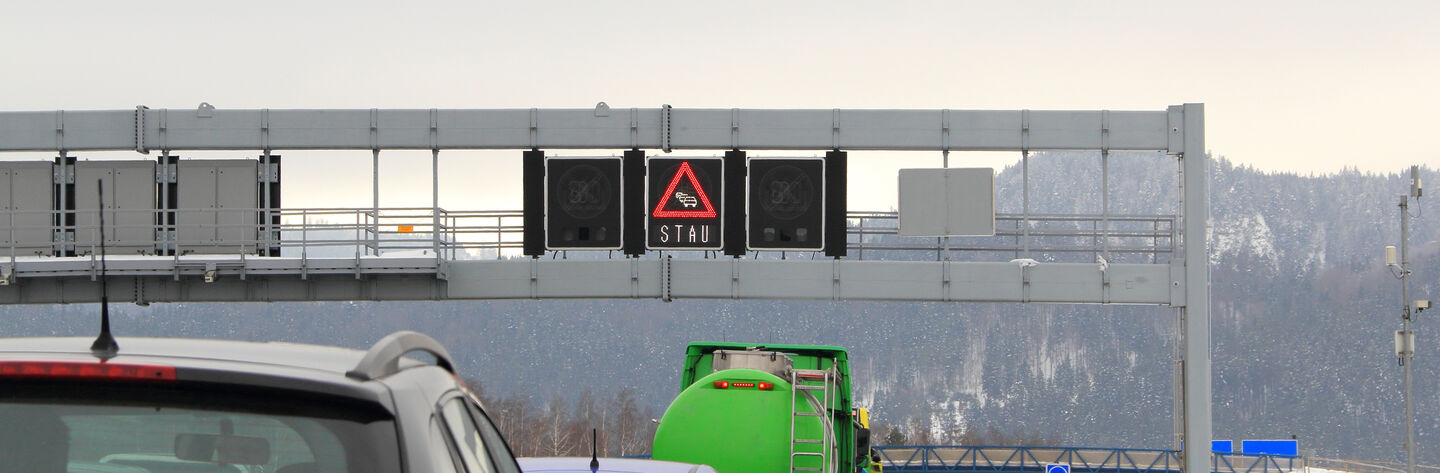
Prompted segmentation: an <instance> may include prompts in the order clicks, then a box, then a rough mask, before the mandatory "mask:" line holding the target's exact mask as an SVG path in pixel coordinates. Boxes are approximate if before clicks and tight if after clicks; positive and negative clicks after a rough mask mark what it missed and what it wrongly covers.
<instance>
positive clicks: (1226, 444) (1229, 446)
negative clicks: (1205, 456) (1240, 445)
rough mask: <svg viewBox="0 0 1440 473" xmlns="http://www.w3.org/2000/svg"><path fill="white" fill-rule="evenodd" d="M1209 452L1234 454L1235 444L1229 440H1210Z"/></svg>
mask: <svg viewBox="0 0 1440 473" xmlns="http://www.w3.org/2000/svg"><path fill="white" fill-rule="evenodd" d="M1210 450H1211V451H1213V452H1215V453H1226V454H1229V453H1235V442H1234V441H1230V440H1211V441H1210Z"/></svg>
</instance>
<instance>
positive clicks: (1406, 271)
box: [1400, 194, 1415, 473]
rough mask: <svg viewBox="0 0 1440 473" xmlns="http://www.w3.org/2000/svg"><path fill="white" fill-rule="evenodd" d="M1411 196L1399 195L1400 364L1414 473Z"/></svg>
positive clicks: (1408, 466)
mask: <svg viewBox="0 0 1440 473" xmlns="http://www.w3.org/2000/svg"><path fill="white" fill-rule="evenodd" d="M1409 247H1410V196H1409V195H1408V194H1407V195H1402V196H1400V307H1401V309H1400V321H1401V322H1400V323H1401V325H1402V327H1401V330H1402V332H1403V333H1402V334H1401V337H1402V340H1405V341H1406V342H1407V343H1406V350H1405V352H1404V353H1402V354H1401V356H1402V358H1400V364H1402V365H1405V471H1406V473H1415V407H1414V405H1413V403H1412V402H1411V400H1410V365H1413V364H1415V363H1413V360H1414V359H1415V347H1414V345H1413V344H1411V343H1408V342H1409V341H1410V315H1411V314H1410V258H1409V249H1410V248H1409Z"/></svg>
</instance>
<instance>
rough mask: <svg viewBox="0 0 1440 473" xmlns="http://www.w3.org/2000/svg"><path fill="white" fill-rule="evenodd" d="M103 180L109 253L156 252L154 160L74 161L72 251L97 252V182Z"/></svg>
mask: <svg viewBox="0 0 1440 473" xmlns="http://www.w3.org/2000/svg"><path fill="white" fill-rule="evenodd" d="M100 182H104V183H105V187H104V192H105V196H104V198H105V205H104V209H105V246H106V248H105V249H106V252H108V253H109V254H112V255H129V254H151V253H154V251H155V230H156V228H155V209H156V206H155V189H156V187H155V163H154V162H153V161H138V160H136V161H79V162H76V163H75V225H76V226H75V251H76V253H77V254H80V255H86V254H91V253H99V239H98V237H99V226H98V222H97V220H96V216H97V213H98V212H97V211H96V209H99V208H101V207H100V206H98V205H97V200H96V199H97V198H98V197H99V196H97V195H96V194H97V192H96V185H97V184H98V183H100Z"/></svg>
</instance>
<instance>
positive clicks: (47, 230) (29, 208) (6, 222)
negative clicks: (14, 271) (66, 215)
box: [0, 161, 55, 256]
mask: <svg viewBox="0 0 1440 473" xmlns="http://www.w3.org/2000/svg"><path fill="white" fill-rule="evenodd" d="M53 173H54V165H53V164H52V163H50V162H48V161H16V162H6V163H0V209H3V210H5V212H6V213H5V214H4V215H0V241H3V242H4V243H5V246H6V247H9V246H10V245H11V244H13V245H14V246H15V254H16V255H17V256H28V255H36V254H41V255H49V254H51V252H52V249H53V247H52V242H53V241H54V238H55V235H54V224H55V220H54V213H53V209H54V207H55V202H54V198H55V185H54V179H53V176H54V174H53ZM7 256H8V255H7Z"/></svg>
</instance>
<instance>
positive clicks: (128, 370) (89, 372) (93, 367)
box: [0, 361, 175, 381]
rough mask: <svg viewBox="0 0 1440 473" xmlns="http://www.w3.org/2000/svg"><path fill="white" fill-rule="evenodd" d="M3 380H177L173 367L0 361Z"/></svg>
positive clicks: (0, 372) (0, 375) (73, 362)
mask: <svg viewBox="0 0 1440 473" xmlns="http://www.w3.org/2000/svg"><path fill="white" fill-rule="evenodd" d="M0 377H15V378H80V379H110V380H136V381H139V380H147V381H174V380H175V367H174V366H157V365H131V364H124V363H101V362H75V361H0Z"/></svg>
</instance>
